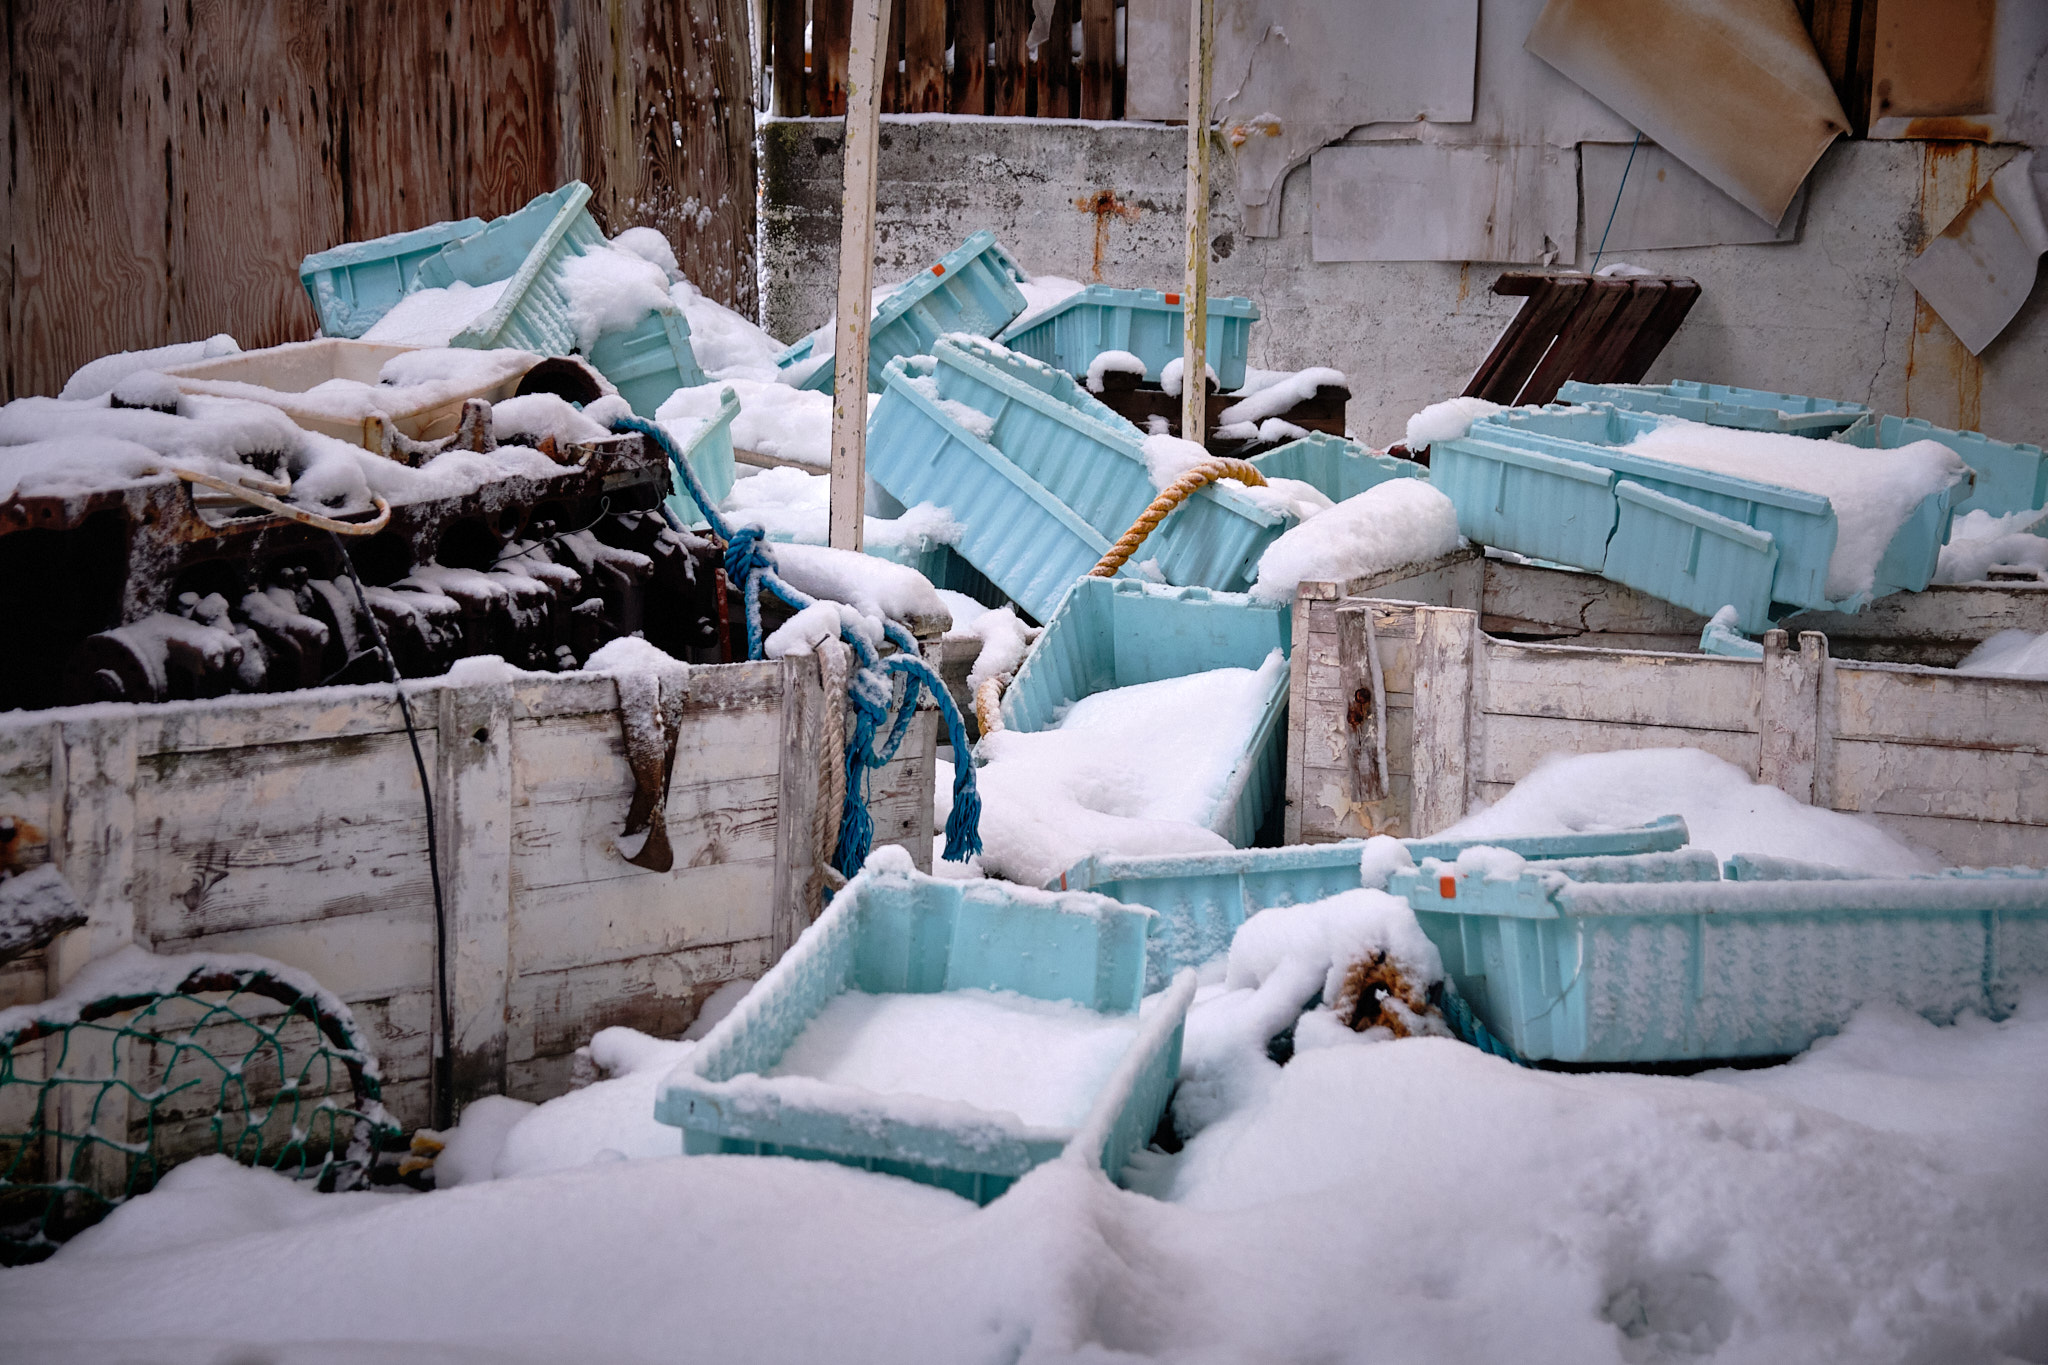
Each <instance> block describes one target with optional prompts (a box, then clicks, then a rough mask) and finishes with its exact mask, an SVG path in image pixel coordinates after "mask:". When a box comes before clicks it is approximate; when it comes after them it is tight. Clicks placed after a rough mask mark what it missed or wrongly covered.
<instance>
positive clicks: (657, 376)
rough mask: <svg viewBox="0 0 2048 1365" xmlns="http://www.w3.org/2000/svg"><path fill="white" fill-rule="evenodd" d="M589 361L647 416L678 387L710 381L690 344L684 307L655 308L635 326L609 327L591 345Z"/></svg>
mask: <svg viewBox="0 0 2048 1365" xmlns="http://www.w3.org/2000/svg"><path fill="white" fill-rule="evenodd" d="M590 363H591V364H592V365H594V366H596V367H597V372H598V373H599V374H601V375H603V376H604V377H605V378H606V379H609V380H611V382H612V384H613V386H614V387H616V388H617V389H618V391H619V396H620V397H621V398H623V399H625V400H626V401H627V402H628V403H630V404H632V407H633V411H634V412H635V413H637V414H638V415H639V416H642V417H652V416H654V411H655V409H656V408H659V407H660V406H661V405H662V404H663V403H664V402H665V401H667V399H668V396H669V395H670V394H672V393H674V392H675V391H676V390H677V389H694V388H696V387H697V386H698V385H699V384H702V383H704V382H706V381H705V378H704V372H703V371H702V370H700V369H698V368H697V353H696V352H695V351H694V350H692V349H691V348H690V323H689V320H688V319H687V318H685V317H684V316H683V315H682V312H681V310H679V309H673V308H656V309H650V310H649V311H648V313H647V315H646V316H645V317H643V318H641V319H640V323H639V325H638V326H636V327H631V328H626V329H623V330H620V331H616V332H606V333H605V334H604V335H603V336H601V337H599V338H598V339H597V343H596V344H595V345H593V346H592V347H591V348H590Z"/></svg>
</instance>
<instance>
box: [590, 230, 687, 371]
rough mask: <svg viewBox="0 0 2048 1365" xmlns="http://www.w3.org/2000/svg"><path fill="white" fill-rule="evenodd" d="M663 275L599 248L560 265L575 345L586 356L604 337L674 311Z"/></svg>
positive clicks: (649, 264)
mask: <svg viewBox="0 0 2048 1365" xmlns="http://www.w3.org/2000/svg"><path fill="white" fill-rule="evenodd" d="M668 290H669V280H668V272H667V271H665V270H663V269H662V268H661V267H660V266H658V265H655V264H654V263H652V262H651V261H648V260H647V259H645V258H644V257H641V256H637V255H635V254H634V253H632V252H630V251H621V250H619V249H618V248H616V247H612V246H603V247H598V248H595V249H593V250H590V251H586V252H584V253H583V254H582V255H580V256H571V257H569V258H568V259H566V260H564V261H563V262H562V293H563V295H564V296H565V297H566V298H567V300H568V303H569V319H570V322H571V323H572V324H574V326H575V328H576V342H577V344H578V345H579V346H580V347H581V348H582V349H583V350H584V351H586V352H588V351H589V350H590V348H591V347H592V346H594V345H596V344H597V339H598V338H599V337H601V336H603V335H604V334H605V333H607V332H621V331H626V330H628V329H630V328H633V327H637V326H639V325H640V320H641V319H642V318H644V317H646V316H647V315H648V314H649V313H651V312H659V311H663V310H666V309H670V308H673V307H675V304H674V302H673V301H671V300H670V298H669V293H668Z"/></svg>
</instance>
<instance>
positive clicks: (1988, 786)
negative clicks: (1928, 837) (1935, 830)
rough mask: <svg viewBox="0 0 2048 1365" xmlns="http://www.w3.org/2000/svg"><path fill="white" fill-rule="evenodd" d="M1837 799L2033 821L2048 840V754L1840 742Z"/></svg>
mask: <svg viewBox="0 0 2048 1365" xmlns="http://www.w3.org/2000/svg"><path fill="white" fill-rule="evenodd" d="M1833 777H1834V804H1835V805H1836V806H1837V807H1838V808H1840V809H1843V810H1860V811H1871V812H1876V813H1882V814H1886V815H1925V816H1941V817H1944V818H1947V819H1953V820H1990V821H1995V822H1998V823H2001V824H2015V825H2032V826H2035V827H2038V828H2040V829H2041V830H2042V836H2043V838H2044V839H2048V754H2041V753H2013V752H1996V751H1992V750H1986V749H1961V748H1937V747H1933V746H1928V745H1919V744H1899V743H1883V744H1874V743H1870V742H1867V741H1863V740H1850V739H1837V740H1836V741H1835V744H1834V773H1833Z"/></svg>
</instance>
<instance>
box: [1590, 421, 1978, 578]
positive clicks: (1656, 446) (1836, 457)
mask: <svg viewBox="0 0 2048 1365" xmlns="http://www.w3.org/2000/svg"><path fill="white" fill-rule="evenodd" d="M1622 449H1623V450H1625V451H1627V452H1628V453H1630V454H1632V455H1643V456H1647V457H1649V458H1650V459H1653V460H1664V461H1667V462H1668V463H1671V464H1681V465H1685V466H1687V467H1689V468H1692V469H1705V470H1710V471H1712V472H1714V473H1717V474H1732V475H1734V476H1736V477H1737V478H1743V479H1749V480H1752V481H1754V482H1756V483H1762V484H1772V485H1775V486H1777V487H1780V488H1796V489H1799V490H1801V491H1802V492H1807V493H1818V494H1819V495H1820V496H1822V497H1824V498H1826V499H1827V500H1828V503H1829V505H1831V506H1832V507H1833V508H1834V510H1835V521H1836V524H1837V527H1838V529H1837V533H1836V538H1835V553H1834V557H1833V558H1832V559H1830V560H1829V561H1828V581H1827V587H1826V589H1825V591H1826V592H1827V595H1828V597H1829V598H1830V599H1832V600H1835V601H1845V600H1847V599H1849V598H1851V597H1854V596H1856V595H1857V594H1858V593H1863V592H1868V591H1870V589H1871V586H1872V584H1873V583H1874V582H1875V580H1876V576H1877V564H1878V561H1879V560H1881V559H1883V558H1884V552H1885V550H1886V549H1887V548H1888V547H1889V546H1890V545H1891V542H1892V537H1893V536H1895V535H1897V534H1898V531H1899V527H1900V526H1902V525H1904V524H1905V521H1906V518H1907V517H1908V516H1910V515H1911V514H1912V511H1913V509H1914V508H1915V507H1917V506H1918V505H1919V504H1920V502H1921V501H1922V500H1923V499H1925V498H1926V497H1928V496H1929V495H1930V494H1933V493H1936V492H1939V491H1940V490H1942V489H1944V488H1948V487H1950V486H1952V485H1954V484H1956V483H1959V482H1961V481H1962V479H1963V477H1964V476H1965V474H1967V472H1968V469H1969V466H1967V465H1965V464H1964V463H1963V460H1962V457H1961V456H1959V455H1957V454H1956V453H1955V452H1954V451H1953V450H1950V449H1949V448H1948V447H1947V446H1945V445H1942V444H1941V443H1940V442H1939V441H1915V442H1913V443H1912V444H1910V445H1904V446H1899V447H1897V448H1896V449H1890V450H1865V449H1863V448H1861V447H1859V446H1850V445H1844V444H1842V443H1841V442H1838V441H1816V440H1813V439H1812V438H1810V437H1805V436H1788V435H1786V434H1784V433H1782V432H1774V431H1740V430H1736V429H1734V428H1730V427H1713V426H1708V425H1707V424H1705V423H1704V422H1688V421H1684V420H1682V419H1679V418H1666V419H1664V420H1663V421H1660V422H1659V423H1658V424H1657V425H1656V426H1654V427H1652V428H1650V429H1649V430H1647V431H1645V432H1643V433H1642V434H1641V435H1639V436H1637V437H1636V438H1635V439H1634V440H1632V441H1630V442H1629V443H1628V444H1627V445H1625V446H1623V447H1622Z"/></svg>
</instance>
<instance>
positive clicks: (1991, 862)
mask: <svg viewBox="0 0 2048 1365" xmlns="http://www.w3.org/2000/svg"><path fill="white" fill-rule="evenodd" d="M1858 813H1859V814H1860V812H1858ZM1864 818H1866V819H1868V820H1870V821H1871V822H1872V823H1873V824H1875V825H1878V826H1879V827H1880V828H1883V829H1888V830H1890V831H1891V832H1892V833H1893V834H1896V835H1898V836H1899V837H1900V838H1902V839H1905V840H1906V841H1907V842H1909V843H1913V844H1917V845H1918V846H1919V847H1921V848H1924V849H1926V850H1927V851H1928V852H1929V853H1932V854H1934V855H1935V856H1936V857H1937V858H1939V859H1940V860H1941V861H1942V862H1943V863H1944V864H1946V865H1948V866H1950V867H2042V866H2048V829H2044V828H2043V827H2042V826H2040V825H2016V824H2005V823H2002V822H2000V821H1996V820H1964V819H1949V818H1947V817H1944V816H1924V815H1900V814H1896V813H1887V812H1884V811H1876V812H1872V813H1871V814H1869V815H1867V816H1865V817H1864Z"/></svg>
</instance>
